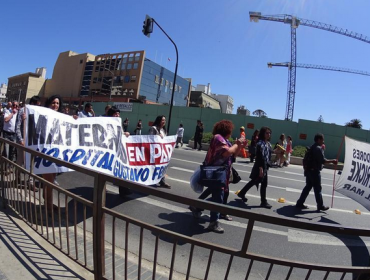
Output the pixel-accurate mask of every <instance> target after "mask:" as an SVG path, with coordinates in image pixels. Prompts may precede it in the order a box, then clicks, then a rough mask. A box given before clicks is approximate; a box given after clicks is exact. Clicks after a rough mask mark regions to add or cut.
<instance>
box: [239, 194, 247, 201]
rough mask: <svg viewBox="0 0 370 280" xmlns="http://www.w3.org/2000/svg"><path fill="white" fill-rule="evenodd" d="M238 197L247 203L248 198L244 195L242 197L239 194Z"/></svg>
mask: <svg viewBox="0 0 370 280" xmlns="http://www.w3.org/2000/svg"><path fill="white" fill-rule="evenodd" d="M237 196H238V197H239V198H241V200H242V201H243V202H244V203H247V201H248V198H246V197H245V196H244V195H243V196H242V195H240V193H238V194H237Z"/></svg>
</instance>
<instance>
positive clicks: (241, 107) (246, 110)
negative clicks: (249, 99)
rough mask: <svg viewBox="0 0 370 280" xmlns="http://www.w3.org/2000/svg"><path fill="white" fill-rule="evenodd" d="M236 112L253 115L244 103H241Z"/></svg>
mask: <svg viewBox="0 0 370 280" xmlns="http://www.w3.org/2000/svg"><path fill="white" fill-rule="evenodd" d="M236 114H237V115H243V116H250V115H251V112H250V111H249V110H248V109H247V108H245V106H244V105H241V106H239V107H238V109H237V110H236Z"/></svg>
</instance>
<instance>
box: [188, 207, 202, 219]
mask: <svg viewBox="0 0 370 280" xmlns="http://www.w3.org/2000/svg"><path fill="white" fill-rule="evenodd" d="M189 210H190V211H191V213H192V214H193V217H194V218H196V219H199V218H200V217H201V216H202V211H199V210H198V209H197V208H195V207H194V206H189Z"/></svg>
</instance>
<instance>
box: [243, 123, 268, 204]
mask: <svg viewBox="0 0 370 280" xmlns="http://www.w3.org/2000/svg"><path fill="white" fill-rule="evenodd" d="M271 132H272V131H271V129H270V128H268V127H265V126H264V127H262V128H261V130H260V133H259V135H258V143H257V147H256V162H255V163H254V165H253V168H252V172H251V174H250V176H249V178H250V179H251V181H249V182H248V184H246V185H245V186H244V188H243V189H242V190H241V191H240V192H239V193H238V197H240V198H241V199H242V201H243V202H247V201H248V199H247V198H246V197H245V194H246V193H247V192H248V191H249V190H250V189H251V188H252V187H253V186H257V189H258V185H259V184H260V183H261V191H260V193H261V207H264V208H267V209H270V208H271V205H270V204H268V203H267V199H266V189H267V184H268V174H267V173H268V169H269V166H270V161H271V144H270V142H269V141H270V138H271Z"/></svg>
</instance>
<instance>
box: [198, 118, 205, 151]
mask: <svg viewBox="0 0 370 280" xmlns="http://www.w3.org/2000/svg"><path fill="white" fill-rule="evenodd" d="M203 130H204V127H203V123H202V122H200V123H199V136H198V145H199V148H198V151H200V150H202V140H203Z"/></svg>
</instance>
